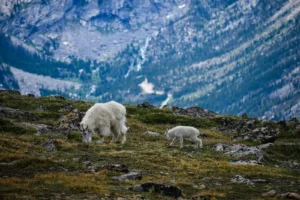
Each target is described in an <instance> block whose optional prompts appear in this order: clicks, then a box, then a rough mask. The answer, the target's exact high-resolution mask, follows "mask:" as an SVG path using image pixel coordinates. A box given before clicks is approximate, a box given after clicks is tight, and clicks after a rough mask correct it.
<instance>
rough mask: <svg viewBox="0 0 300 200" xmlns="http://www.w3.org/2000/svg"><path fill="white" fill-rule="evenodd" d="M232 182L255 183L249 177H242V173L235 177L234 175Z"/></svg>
mask: <svg viewBox="0 0 300 200" xmlns="http://www.w3.org/2000/svg"><path fill="white" fill-rule="evenodd" d="M231 182H232V183H244V184H247V185H254V184H253V182H252V181H250V180H249V179H247V178H244V177H242V176H241V175H236V176H235V177H233V178H232V179H231Z"/></svg>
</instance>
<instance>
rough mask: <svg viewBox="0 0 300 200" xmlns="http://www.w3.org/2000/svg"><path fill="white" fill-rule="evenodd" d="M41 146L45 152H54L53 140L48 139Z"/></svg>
mask: <svg viewBox="0 0 300 200" xmlns="http://www.w3.org/2000/svg"><path fill="white" fill-rule="evenodd" d="M41 146H42V147H43V148H44V149H46V150H47V151H54V150H55V144H54V140H53V139H50V140H48V141H46V142H44V143H43V144H41Z"/></svg>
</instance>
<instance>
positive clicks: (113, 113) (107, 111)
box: [80, 101, 129, 144]
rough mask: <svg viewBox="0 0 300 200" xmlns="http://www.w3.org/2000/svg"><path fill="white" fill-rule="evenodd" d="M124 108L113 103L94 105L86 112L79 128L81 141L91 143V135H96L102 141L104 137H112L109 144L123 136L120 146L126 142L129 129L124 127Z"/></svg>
mask: <svg viewBox="0 0 300 200" xmlns="http://www.w3.org/2000/svg"><path fill="white" fill-rule="evenodd" d="M125 122H126V108H125V107H124V106H123V105H122V104H119V103H117V102H115V101H110V102H107V103H96V104H95V105H93V106H92V107H91V108H90V109H88V111H87V112H86V114H85V116H84V117H83V119H82V121H81V122H80V127H81V130H82V135H83V141H84V142H88V143H90V142H92V134H98V135H99V136H100V137H101V139H100V140H99V141H98V143H102V142H103V141H104V137H106V136H110V135H112V140H111V142H116V140H117V137H118V136H119V135H122V136H123V139H122V144H124V143H125V142H126V132H127V130H128V129H129V128H127V127H126V125H125Z"/></svg>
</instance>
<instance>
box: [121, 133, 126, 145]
mask: <svg viewBox="0 0 300 200" xmlns="http://www.w3.org/2000/svg"><path fill="white" fill-rule="evenodd" d="M125 142H126V134H123V138H122V142H121V143H122V144H124V143H125Z"/></svg>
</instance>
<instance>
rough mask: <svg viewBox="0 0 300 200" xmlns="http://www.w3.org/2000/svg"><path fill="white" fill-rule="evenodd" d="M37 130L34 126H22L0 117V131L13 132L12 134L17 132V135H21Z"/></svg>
mask: <svg viewBox="0 0 300 200" xmlns="http://www.w3.org/2000/svg"><path fill="white" fill-rule="evenodd" d="M36 132H37V131H36V130H35V129H34V128H29V127H27V128H23V127H21V126H17V125H15V124H13V123H12V122H11V121H10V120H8V119H3V118H0V133H2V134H3V133H13V134H18V135H23V134H34V133H36Z"/></svg>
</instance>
